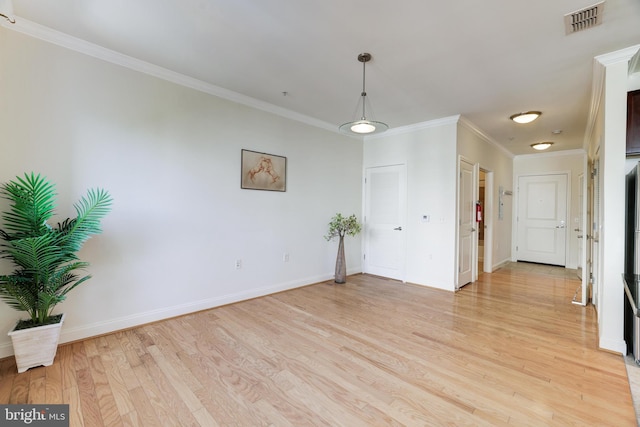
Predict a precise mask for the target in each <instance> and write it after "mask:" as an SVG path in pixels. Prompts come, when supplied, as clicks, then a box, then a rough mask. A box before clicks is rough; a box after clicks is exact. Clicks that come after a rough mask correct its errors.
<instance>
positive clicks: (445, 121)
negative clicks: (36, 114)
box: [364, 115, 460, 142]
mask: <svg viewBox="0 0 640 427" xmlns="http://www.w3.org/2000/svg"><path fill="white" fill-rule="evenodd" d="M459 119H460V115H455V116H449V117H443V118H440V119H434V120H429V121H426V122H420V123H414V124H412V125H407V126H400V127H397V128H392V129H389V130H388V131H386V132H384V133H380V134H377V135H371V136H367V137H365V138H364V141H365V142H366V141H370V140H372V139H379V138H386V137H388V136H394V135H401V134H405V133H412V132H417V131H420V130H422V129H428V128H433V127H438V126H444V125H452V124H456V123H457V122H458V120H459Z"/></svg>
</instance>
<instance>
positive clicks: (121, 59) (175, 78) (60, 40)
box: [3, 17, 339, 133]
mask: <svg viewBox="0 0 640 427" xmlns="http://www.w3.org/2000/svg"><path fill="white" fill-rule="evenodd" d="M3 27H4V28H8V29H11V30H13V31H16V32H19V33H22V34H26V35H28V36H31V37H34V38H37V39H40V40H43V41H45V42H48V43H52V44H55V45H58V46H61V47H64V48H66V49H69V50H73V51H76V52H79V53H82V54H85V55H88V56H91V57H94V58H97V59H101V60H103V61H106V62H110V63H112V64H116V65H120V66H122V67H125V68H128V69H131V70H134V71H138V72H140V73H144V74H148V75H150V76H154V77H157V78H159V79H162V80H166V81H168V82H171V83H175V84H177V85H180V86H184V87H188V88H191V89H194V90H197V91H199V92H203V93H206V94H209V95H213V96H216V97H218V98H222V99H226V100H228V101H232V102H236V103H238V104H242V105H246V106H248V107H251V108H255V109H258V110H262V111H266V112H268V113H272V114H275V115H278V116H281V117H284V118H287V119H291V120H295V121H298V122H301V123H304V124H307V125H311V126H315V127H318V128H321V129H324V130H328V131H332V132H334V133H339V132H338V126H337V125H334V124H331V123H327V122H324V121H322V120H318V119H315V118H313V117H309V116H305V115H304V114H300V113H296V112H295V111H291V110H288V109H286V108H282V107H278V106H276V105H273V104H270V103H268V102H264V101H260V100H258V99H255V98H251V97H249V96H246V95H242V94H239V93H237V92H233V91H231V90H228V89H225V88H222V87H219V86H215V85H212V84H210V83H206V82H204V81H202V80H198V79H196V78H193V77H189V76H186V75H184V74H180V73H177V72H175V71H171V70H169V69H166V68H163V67H160V66H158V65H154V64H152V63H149V62H145V61H141V60H139V59H136V58H133V57H131V56H128V55H124V54H122V53H120V52H117V51H114V50H111V49H107V48H105V47H102V46H100V45H97V44H93V43H90V42H88V41H86V40H82V39H79V38H77V37H73V36H71V35H69V34H66V33H63V32H60V31H56V30H54V29H52V28H49V27H45V26H44V25H40V24H37V23H35V22H32V21H29V20H27V19H24V18H20V17H16V23H15V24H11V25H3Z"/></svg>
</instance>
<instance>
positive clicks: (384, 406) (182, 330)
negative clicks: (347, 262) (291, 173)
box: [0, 264, 636, 427]
mask: <svg viewBox="0 0 640 427" xmlns="http://www.w3.org/2000/svg"><path fill="white" fill-rule="evenodd" d="M557 272H558V269H555V270H553V269H545V268H543V269H542V270H541V269H540V268H536V267H534V266H527V265H525V266H522V265H521V264H512V265H510V266H507V267H505V268H502V269H500V270H498V271H497V272H494V273H492V274H486V273H485V274H483V275H481V277H480V280H479V281H478V282H476V283H473V284H470V285H467V286H466V287H464V288H463V289H462V290H461V291H460V292H457V293H455V294H454V293H450V292H445V291H440V290H436V289H431V288H427V287H422V286H417V285H410V284H402V283H399V282H395V281H392V280H387V279H383V278H378V277H372V276H367V275H355V276H350V277H349V278H348V281H347V283H346V284H344V285H335V284H333V283H332V282H327V283H320V284H316V285H312V286H307V287H304V288H300V289H296V290H292V291H288V292H282V293H279V294H276V295H271V296H267V297H263V298H257V299H254V300H250V301H245V302H241V303H237V304H232V305H228V306H224V307H219V308H216V309H213V310H208V311H204V312H200V313H196V314H191V315H187V316H182V317H179V318H175V319H170V320H167V321H163V322H158V323H154V324H150V325H146V326H142V327H138V328H135V329H131V330H127V331H122V332H117V333H114V334H110V335H107V336H102V337H98V338H93V339H87V340H84V341H81V342H76V343H73V344H68V345H62V346H60V348H59V350H58V355H57V357H56V361H55V363H54V365H52V366H50V367H46V368H44V367H40V368H34V369H31V370H29V371H27V372H25V373H23V374H17V373H16V366H15V362H14V359H13V358H7V359H4V360H1V361H0V402H1V403H68V404H70V413H71V425H72V426H91V427H98V426H207V427H208V426H278V427H279V426H296V427H298V426H349V427H355V426H402V425H404V426H441V425H455V426H500V425H516V426H547V425H558V426H561V425H562V426H563V425H580V426H618V427H619V426H635V425H636V419H635V413H634V410H633V406H632V399H631V394H630V391H629V382H628V380H627V376H626V371H625V364H624V359H623V357H622V356H620V355H614V354H610V353H607V352H603V351H599V350H598V349H597V348H596V346H597V330H596V315H595V312H594V309H593V307H586V308H584V307H580V306H576V305H573V304H571V298H572V297H573V294H574V292H575V290H576V288H577V286H578V281H577V280H575V279H574V278H573V277H567V276H565V275H564V274H562V273H561V274H555V273H557Z"/></svg>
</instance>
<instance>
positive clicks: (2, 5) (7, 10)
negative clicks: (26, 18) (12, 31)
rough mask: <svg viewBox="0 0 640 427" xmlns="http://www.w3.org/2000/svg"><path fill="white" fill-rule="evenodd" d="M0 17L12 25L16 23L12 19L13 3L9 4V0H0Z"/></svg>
mask: <svg viewBox="0 0 640 427" xmlns="http://www.w3.org/2000/svg"><path fill="white" fill-rule="evenodd" d="M0 16H1V17H3V18H4V19H6V20H7V21H9V22H11V23H12V24H15V23H16V20H15V19H14V17H13V3H11V0H0Z"/></svg>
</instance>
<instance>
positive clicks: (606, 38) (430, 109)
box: [14, 0, 640, 155]
mask: <svg viewBox="0 0 640 427" xmlns="http://www.w3.org/2000/svg"><path fill="white" fill-rule="evenodd" d="M595 2H596V0H562V1H558V0H538V1H522V0H485V1H478V0H456V1H449V2H446V1H440V2H435V1H425V0H398V1H394V2H391V1H389V0H306V1H304V0H303V1H295V0H135V1H132V0H110V1H107V0H55V1H52V0H15V1H14V10H15V14H16V16H17V19H18V20H19V19H20V18H23V19H26V20H28V21H32V22H35V23H37V24H41V25H44V26H46V27H49V28H51V29H54V30H57V31H60V32H63V33H66V34H68V35H71V36H74V37H77V38H80V39H84V40H86V41H89V42H91V43H94V44H97V45H100V46H103V47H105V48H108V49H111V50H114V51H117V52H120V53H123V54H125V55H129V56H131V57H134V58H137V59H140V60H143V61H146V62H149V63H152V64H155V65H158V66H161V67H164V68H167V69H169V70H173V71H175V72H178V73H181V74H184V75H187V76H190V77H193V78H196V79H199V80H202V81H204V82H207V83H209V84H212V85H215V86H218V87H221V88H224V89H228V90H230V91H233V92H237V93H239V94H242V95H245V96H248V97H251V98H255V99H257V100H260V101H263V102H266V103H269V104H273V105H275V106H278V107H280V108H284V109H287V110H291V111H293V112H296V113H299V114H302V115H305V116H308V117H311V118H313V119H316V120H319V121H322V122H326V123H328V124H329V125H330V126H331V127H332V128H333V127H335V129H336V130H337V127H338V126H339V125H340V124H342V123H344V122H347V121H350V120H353V119H357V118H359V115H358V114H356V110H357V109H356V107H357V102H358V99H359V96H360V91H361V88H362V64H361V63H360V62H358V61H357V56H358V54H359V53H361V52H369V53H371V54H372V55H373V59H372V61H371V62H369V63H368V64H367V68H366V86H367V94H368V98H369V100H370V101H371V104H372V107H373V111H372V113H373V115H372V114H367V116H368V118H369V119H375V120H379V121H384V122H386V123H387V124H389V126H390V127H391V128H398V127H403V126H409V125H413V124H417V123H421V122H426V121H430V120H434V119H439V118H443V117H448V116H452V115H456V114H461V115H463V116H464V117H466V118H467V119H469V120H470V121H471V122H472V123H473V124H475V125H476V126H477V127H478V128H479V129H481V130H482V131H483V132H484V133H485V134H487V135H489V136H490V137H491V138H493V139H494V140H495V141H496V142H498V143H500V144H502V145H503V146H504V147H505V148H506V149H507V150H509V151H510V152H512V153H513V154H516V155H518V154H529V153H532V152H533V150H532V149H531V148H530V147H529V145H530V144H531V143H534V142H538V141H541V140H550V139H551V140H553V141H555V145H554V146H553V147H552V149H551V150H553V151H558V150H569V149H576V148H581V147H582V144H583V136H584V131H585V128H586V124H587V117H588V112H589V106H590V97H591V80H592V66H593V58H594V57H595V56H598V55H601V54H605V53H609V52H612V51H615V50H619V49H623V48H627V47H630V46H634V45H638V44H640V1H639V0H606V3H605V8H604V15H603V23H602V25H599V26H596V27H593V28H591V29H588V30H585V31H581V32H577V33H574V34H570V35H565V28H564V15H565V14H567V13H570V12H574V11H576V10H578V9H582V8H584V7H587V6H590V5H592V4H593V3H595ZM283 92H286V93H287V96H284V95H283ZM527 110H540V111H542V112H543V115H542V117H541V118H540V119H539V120H538V121H536V122H534V123H532V124H529V125H516V124H515V123H513V122H511V121H510V120H509V116H510V115H511V114H513V113H516V112H520V111H527ZM356 116H357V117H356ZM556 129H561V130H562V131H563V132H562V134H560V135H559V136H555V135H552V133H551V132H552V131H553V130H556Z"/></svg>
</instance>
